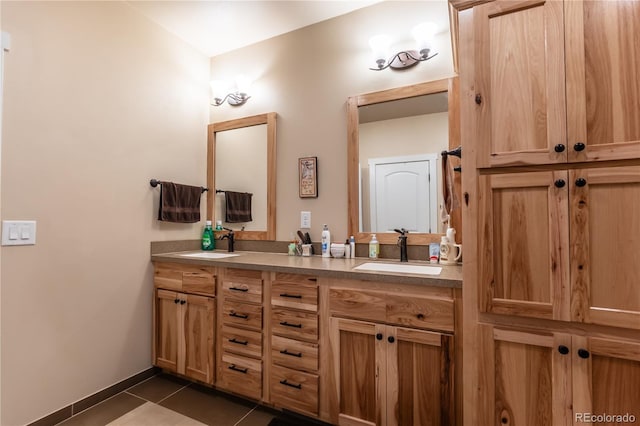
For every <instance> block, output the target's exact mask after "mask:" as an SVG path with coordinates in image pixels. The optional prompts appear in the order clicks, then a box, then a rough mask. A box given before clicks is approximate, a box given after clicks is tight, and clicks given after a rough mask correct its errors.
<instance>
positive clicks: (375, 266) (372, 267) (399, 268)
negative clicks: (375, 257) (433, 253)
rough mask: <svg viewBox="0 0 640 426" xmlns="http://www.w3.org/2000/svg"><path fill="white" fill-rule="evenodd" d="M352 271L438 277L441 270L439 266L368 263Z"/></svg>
mask: <svg viewBox="0 0 640 426" xmlns="http://www.w3.org/2000/svg"><path fill="white" fill-rule="evenodd" d="M353 269H357V270H359V271H374V272H395V273H399V274H419V275H440V272H441V271H442V268H441V267H439V266H426V265H407V264H403V263H378V262H375V263H374V262H369V263H363V264H362V265H360V266H356V267H355V268H353Z"/></svg>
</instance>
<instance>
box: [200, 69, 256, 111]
mask: <svg viewBox="0 0 640 426" xmlns="http://www.w3.org/2000/svg"><path fill="white" fill-rule="evenodd" d="M251 83H252V81H251V80H250V79H249V78H247V77H246V76H244V75H239V76H237V77H236V81H235V88H232V89H231V88H230V87H229V83H227V82H225V81H222V80H214V81H212V82H211V83H210V85H211V91H212V92H213V103H212V104H211V105H213V106H220V105H222V104H223V103H224V101H227V103H228V104H229V105H231V106H240V105H243V104H245V103H246V102H247V100H249V98H250V97H251V96H249V88H250V87H251Z"/></svg>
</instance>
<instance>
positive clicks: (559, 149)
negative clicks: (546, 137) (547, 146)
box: [553, 143, 565, 152]
mask: <svg viewBox="0 0 640 426" xmlns="http://www.w3.org/2000/svg"><path fill="white" fill-rule="evenodd" d="M553 149H554V150H555V151H556V152H564V149H565V147H564V144H561V143H559V144H557V145H556V146H555V147H554V148H553Z"/></svg>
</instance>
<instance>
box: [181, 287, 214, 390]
mask: <svg viewBox="0 0 640 426" xmlns="http://www.w3.org/2000/svg"><path fill="white" fill-rule="evenodd" d="M183 297H185V298H186V300H187V303H186V305H183V309H184V327H183V329H184V333H185V336H184V340H185V345H186V350H185V369H184V370H185V373H184V374H185V375H186V376H187V377H191V378H192V379H196V380H200V381H202V382H205V383H209V384H213V372H214V368H213V344H214V343H213V330H214V328H215V315H214V300H213V298H211V297H204V296H196V295H193V294H189V295H184V296H183Z"/></svg>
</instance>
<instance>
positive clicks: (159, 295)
mask: <svg viewBox="0 0 640 426" xmlns="http://www.w3.org/2000/svg"><path fill="white" fill-rule="evenodd" d="M179 296H181V295H180V293H176V292H175V291H168V290H157V292H156V320H155V321H156V323H155V324H156V330H155V333H156V337H155V343H156V348H155V349H156V359H155V365H157V366H158V367H161V368H164V369H167V370H169V371H173V372H176V373H182V372H181V371H180V369H179V365H180V361H181V359H180V356H181V349H180V346H181V341H182V330H181V324H182V313H181V307H180V298H179Z"/></svg>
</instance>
